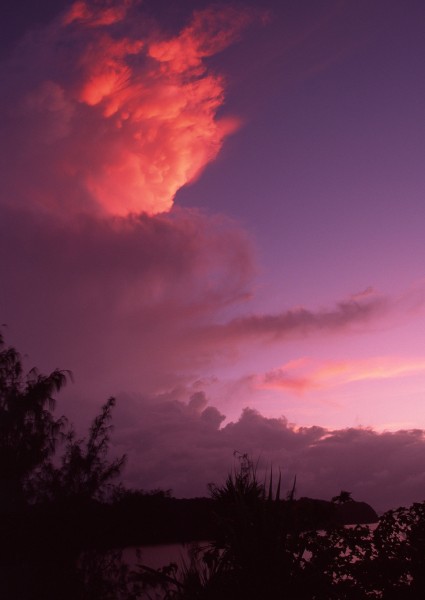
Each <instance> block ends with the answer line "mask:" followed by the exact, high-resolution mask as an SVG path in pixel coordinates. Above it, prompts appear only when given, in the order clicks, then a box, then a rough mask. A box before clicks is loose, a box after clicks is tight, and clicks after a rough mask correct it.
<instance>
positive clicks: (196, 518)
mask: <svg viewBox="0 0 425 600" xmlns="http://www.w3.org/2000/svg"><path fill="white" fill-rule="evenodd" d="M70 377H71V374H70V373H69V372H68V371H60V370H55V371H53V372H52V373H51V374H50V375H42V374H40V373H39V372H38V371H37V370H36V369H32V370H31V371H30V372H29V373H28V374H24V371H23V366H22V359H21V356H20V355H19V353H18V352H17V351H16V350H15V349H14V348H10V347H6V346H5V344H4V342H3V338H2V337H1V336H0V536H1V541H2V544H1V545H0V592H1V597H4V598H7V599H8V600H39V599H43V600H53V599H54V600H58V599H61V600H142V599H143V600H148V599H153V598H163V599H164V600H195V599H196V600H216V599H217V600H218V599H220V600H238V599H239V598H242V599H244V600H251V599H252V600H253V599H254V598H255V599H258V598H267V599H270V600H275V599H276V600H278V599H282V600H283V599H285V600H334V599H335V600H363V599H372V600H381V599H383V600H419V599H421V600H422V598H423V597H424V595H425V502H424V503H416V504H413V505H412V506H411V507H409V508H403V507H401V508H398V509H396V510H391V511H388V512H387V513H385V514H384V515H383V516H382V517H381V518H380V519H379V523H378V524H377V526H376V528H375V529H373V528H370V527H368V526H367V525H354V526H352V527H345V526H344V523H346V522H349V521H348V520H347V519H349V515H351V516H352V515H356V514H357V515H358V519H357V518H356V519H357V520H358V522H360V521H361V520H362V519H363V521H365V520H368V519H369V520H373V514H374V512H373V510H372V509H371V508H370V507H368V506H367V505H365V504H364V503H358V502H355V501H354V500H353V499H352V497H351V493H350V492H347V491H345V490H342V491H341V493H340V494H339V495H338V496H335V497H334V498H332V501H331V502H326V501H318V500H312V499H308V498H301V499H299V500H297V499H296V498H295V481H294V484H293V486H292V489H291V490H290V491H289V493H288V494H286V496H285V497H283V496H282V491H281V489H282V481H281V476H280V474H279V476H278V478H277V481H276V482H274V477H273V471H272V470H271V469H270V472H269V475H268V476H267V477H266V478H265V479H264V480H263V481H260V480H259V478H258V475H257V469H256V466H255V465H254V463H253V462H252V460H251V458H250V457H249V456H248V455H246V454H237V455H236V466H235V468H234V470H233V471H232V472H231V473H230V474H229V475H228V476H227V478H226V479H225V481H224V483H223V484H221V485H216V484H210V486H209V491H210V497H209V498H198V499H182V500H177V499H175V498H173V497H172V496H171V493H170V492H169V491H161V490H154V491H151V492H145V491H142V490H128V489H126V488H124V487H123V486H122V485H116V484H115V483H114V481H115V480H116V478H117V477H118V476H119V475H120V473H121V470H122V468H123V466H124V463H125V457H124V456H123V457H119V458H113V459H111V458H109V455H108V452H109V444H110V435H111V428H112V425H111V419H112V410H113V407H114V404H115V401H114V399H113V398H110V399H109V400H107V402H106V403H105V404H104V406H103V407H102V408H101V410H100V413H99V414H98V415H97V416H96V417H95V418H94V420H93V422H92V425H91V427H90V429H89V432H88V435H87V437H86V438H78V437H77V435H76V433H75V431H74V430H73V428H72V427H71V426H70V425H69V423H68V421H67V419H66V418H65V417H63V416H62V417H59V418H56V417H55V416H54V414H53V410H54V406H55V399H54V395H55V394H56V393H57V392H59V391H60V390H61V388H62V387H63V386H64V385H65V383H66V382H67V381H68V380H69V379H70ZM366 509H368V510H366ZM370 515H372V517H371V518H370ZM171 540H180V541H190V540H209V541H208V542H205V543H198V544H195V545H193V546H192V548H191V551H190V553H189V558H188V560H187V561H186V562H185V563H183V564H182V565H180V566H179V565H177V564H174V563H171V564H169V565H164V566H163V567H162V568H160V569H152V568H149V567H148V566H146V565H143V564H139V565H137V567H135V568H133V569H131V568H130V567H129V566H128V565H126V564H125V563H124V562H123V560H122V556H121V551H120V548H124V547H126V546H130V545H138V544H141V543H153V542H160V541H163V542H164V541H171Z"/></svg>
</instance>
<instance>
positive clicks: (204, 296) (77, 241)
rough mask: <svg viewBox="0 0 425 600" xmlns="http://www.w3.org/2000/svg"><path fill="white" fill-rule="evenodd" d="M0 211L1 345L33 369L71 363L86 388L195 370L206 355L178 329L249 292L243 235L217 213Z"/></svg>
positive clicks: (148, 381) (148, 386) (163, 380)
mask: <svg viewBox="0 0 425 600" xmlns="http://www.w3.org/2000/svg"><path fill="white" fill-rule="evenodd" d="M1 217H2V218H1V219H0V272H1V273H2V286H1V289H0V312H1V314H2V322H5V323H7V324H8V326H9V328H10V336H11V339H10V343H13V344H14V345H16V346H17V347H18V348H19V349H22V351H24V352H26V353H28V354H29V355H30V356H31V359H32V360H36V361H41V364H40V367H41V368H43V369H52V368H55V367H56V366H61V367H64V368H71V369H72V370H73V371H74V372H75V374H76V376H77V379H78V380H80V381H81V382H82V383H84V384H85V385H87V386H88V389H90V390H92V391H94V388H96V387H97V388H98V389H100V390H104V392H103V393H108V394H110V393H115V391H116V390H117V388H118V389H131V390H134V389H138V388H139V389H143V390H145V391H146V390H152V389H155V390H158V389H163V388H167V387H168V386H170V385H171V386H173V385H175V384H176V381H178V380H179V377H187V373H193V372H195V373H196V372H197V371H198V370H199V369H200V367H201V366H202V365H203V364H205V360H206V359H205V356H204V355H203V352H202V349H200V348H197V347H196V346H195V344H193V340H192V339H190V337H188V336H187V331H188V330H190V329H191V328H194V327H197V326H198V325H200V324H204V323H205V321H208V320H210V319H213V318H215V316H216V315H217V314H220V311H222V310H223V309H224V308H226V307H227V306H228V305H231V304H234V303H240V302H241V301H242V300H243V299H244V298H245V299H246V298H247V297H248V296H249V287H250V281H251V277H252V270H253V266H252V256H251V249H250V244H249V241H248V239H247V238H246V236H245V235H244V234H243V232H241V231H240V230H239V229H238V228H237V227H236V226H235V225H234V224H232V223H231V222H227V221H226V220H225V219H224V218H220V217H208V218H207V217H204V216H202V215H201V214H199V213H196V212H195V211H190V210H175V211H173V213H172V214H169V215H167V214H164V215H157V216H155V217H149V216H146V215H141V216H139V217H134V218H132V219H129V218H127V219H121V218H117V219H110V218H109V219H105V220H101V219H98V218H92V217H84V218H81V219H79V220H78V221H74V222H73V223H72V224H70V223H68V222H66V223H64V222H62V221H57V220H56V219H54V218H53V217H51V216H47V215H43V214H39V215H31V214H29V213H26V212H24V213H22V212H17V211H10V210H6V209H4V208H3V210H2V213H1ZM184 372H186V375H184ZM108 386H109V390H107V387H108ZM152 386H153V388H152Z"/></svg>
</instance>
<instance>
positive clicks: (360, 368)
mask: <svg viewBox="0 0 425 600" xmlns="http://www.w3.org/2000/svg"><path fill="white" fill-rule="evenodd" d="M424 371H425V359H423V358H420V357H418V358H414V357H412V358H407V357H397V356H376V357H370V358H366V359H351V360H312V359H309V358H302V359H298V360H292V361H290V362H288V363H286V364H285V365H283V366H282V367H280V368H278V369H273V370H272V371H269V372H267V373H265V374H264V375H263V376H259V377H257V378H256V384H257V386H258V387H259V388H264V389H275V390H289V391H294V392H297V393H302V392H306V391H309V390H313V389H323V388H325V389H326V388H329V387H331V386H336V385H344V384H347V383H351V382H354V381H364V380H372V379H392V378H395V377H404V376H409V375H414V374H416V373H423V372H424Z"/></svg>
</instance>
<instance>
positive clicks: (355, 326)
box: [202, 293, 390, 342]
mask: <svg viewBox="0 0 425 600" xmlns="http://www.w3.org/2000/svg"><path fill="white" fill-rule="evenodd" d="M389 304H390V303H389V300H388V299H387V298H385V297H384V296H380V295H378V294H376V293H368V294H360V295H354V296H351V297H350V298H348V299H347V300H343V301H341V302H338V303H337V304H336V306H335V308H331V309H325V308H323V309H319V310H317V311H313V310H308V309H306V308H303V307H301V308H293V309H289V310H285V311H283V312H281V313H277V314H263V315H249V316H242V317H237V318H234V319H232V320H230V321H228V322H227V323H223V324H215V325H212V326H211V327H208V328H206V329H205V330H204V331H203V332H202V335H204V336H207V337H208V338H209V339H210V340H211V341H214V340H226V341H232V340H233V341H241V342H242V341H245V340H263V341H266V342H279V341H284V340H290V339H294V338H302V337H305V336H308V335H312V334H316V333H338V332H350V331H356V330H357V331H358V330H361V329H362V328H363V327H364V326H365V325H367V324H368V323H369V322H370V321H372V320H374V319H376V318H379V317H380V316H383V315H385V314H386V313H387V312H388V310H389Z"/></svg>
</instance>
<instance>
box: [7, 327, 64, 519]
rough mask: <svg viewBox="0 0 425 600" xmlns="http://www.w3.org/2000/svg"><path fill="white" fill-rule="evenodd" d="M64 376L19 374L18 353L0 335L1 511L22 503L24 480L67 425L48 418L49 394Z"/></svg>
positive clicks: (33, 371)
mask: <svg viewBox="0 0 425 600" xmlns="http://www.w3.org/2000/svg"><path fill="white" fill-rule="evenodd" d="M68 376H69V371H60V370H58V369H56V370H55V371H53V372H52V373H50V375H42V374H40V373H39V372H38V371H37V369H35V368H34V369H31V371H29V373H28V374H27V375H24V372H23V366H22V359H21V356H20V354H19V353H18V352H17V351H16V350H15V349H14V348H12V347H5V345H4V341H3V338H2V336H1V335H0V509H3V510H5V509H7V508H12V507H13V508H17V506H19V505H21V504H22V503H23V501H24V498H25V494H24V489H25V484H26V482H27V479H28V477H29V475H30V474H31V473H32V472H33V471H34V469H35V468H37V467H39V466H40V465H41V464H43V462H44V461H46V460H47V459H48V458H49V457H50V456H51V455H52V454H53V452H54V451H55V447H56V443H57V440H58V436H59V434H60V433H61V432H62V431H63V429H64V426H65V423H66V420H65V418H64V417H61V418H59V419H56V418H55V417H54V416H53V414H52V410H53V408H54V406H55V399H54V397H53V395H54V393H55V392H58V391H59V390H60V389H61V388H62V387H63V386H64V385H65V383H66V381H67V377H68Z"/></svg>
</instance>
